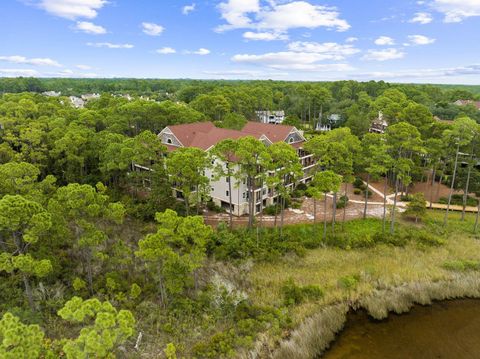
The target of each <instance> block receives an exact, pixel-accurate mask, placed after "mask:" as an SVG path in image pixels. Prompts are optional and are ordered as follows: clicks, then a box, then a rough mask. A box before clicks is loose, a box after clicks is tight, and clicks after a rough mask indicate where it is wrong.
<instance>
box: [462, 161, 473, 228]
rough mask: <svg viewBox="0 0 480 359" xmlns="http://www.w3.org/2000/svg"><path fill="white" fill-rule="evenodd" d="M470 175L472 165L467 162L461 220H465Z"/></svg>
mask: <svg viewBox="0 0 480 359" xmlns="http://www.w3.org/2000/svg"><path fill="white" fill-rule="evenodd" d="M471 175H472V166H470V163H469V164H468V174H467V183H466V184H465V190H464V193H463V208H462V221H464V220H465V211H466V209H467V198H468V192H469V189H470V177H471Z"/></svg>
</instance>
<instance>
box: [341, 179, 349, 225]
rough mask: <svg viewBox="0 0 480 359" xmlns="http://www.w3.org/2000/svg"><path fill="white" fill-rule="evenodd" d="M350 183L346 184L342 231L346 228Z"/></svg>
mask: <svg viewBox="0 0 480 359" xmlns="http://www.w3.org/2000/svg"><path fill="white" fill-rule="evenodd" d="M347 193H348V183H345V195H344V196H345V197H344V200H345V201H344V206H343V221H342V229H343V228H344V227H345V220H346V219H347V205H348V200H347V198H348V195H347Z"/></svg>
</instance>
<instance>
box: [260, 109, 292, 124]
mask: <svg viewBox="0 0 480 359" xmlns="http://www.w3.org/2000/svg"><path fill="white" fill-rule="evenodd" d="M256 115H257V118H258V120H259V121H260V122H261V123H272V124H275V125H279V124H281V123H283V121H284V120H285V111H257V112H256Z"/></svg>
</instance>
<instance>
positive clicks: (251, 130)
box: [161, 122, 296, 151]
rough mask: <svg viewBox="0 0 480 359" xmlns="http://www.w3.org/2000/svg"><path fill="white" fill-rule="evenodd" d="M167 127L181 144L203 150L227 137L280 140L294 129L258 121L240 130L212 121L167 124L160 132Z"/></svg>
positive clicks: (249, 123)
mask: <svg viewBox="0 0 480 359" xmlns="http://www.w3.org/2000/svg"><path fill="white" fill-rule="evenodd" d="M167 129H168V130H170V131H171V133H172V134H173V135H174V136H175V137H176V138H177V140H178V141H179V142H180V143H181V145H182V146H184V147H197V148H200V149H203V150H205V151H206V150H208V149H209V148H211V147H212V146H215V145H216V144H217V143H218V142H220V141H222V140H225V139H227V138H228V139H238V138H242V137H247V136H252V137H255V138H256V139H259V140H262V139H265V138H266V139H267V141H268V142H270V143H275V142H282V141H285V140H286V138H287V137H288V135H289V134H290V133H291V132H292V131H295V130H296V129H295V127H293V126H285V125H273V124H265V123H258V122H248V123H247V124H246V125H245V127H244V128H243V129H242V130H240V131H238V130H230V129H226V128H219V127H215V125H214V124H213V123H212V122H196V123H187V124H182V125H173V126H168V127H166V128H165V129H164V130H163V131H162V132H161V133H163V132H164V131H165V130H167ZM167 148H168V150H169V151H172V150H174V149H175V148H177V147H175V146H172V145H168V146H167Z"/></svg>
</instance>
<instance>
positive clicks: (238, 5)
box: [217, 0, 260, 31]
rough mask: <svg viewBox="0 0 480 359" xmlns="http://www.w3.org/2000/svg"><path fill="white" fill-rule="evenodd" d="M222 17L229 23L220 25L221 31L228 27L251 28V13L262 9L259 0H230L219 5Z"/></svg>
mask: <svg viewBox="0 0 480 359" xmlns="http://www.w3.org/2000/svg"><path fill="white" fill-rule="evenodd" d="M218 8H219V10H220V13H221V15H222V18H223V19H224V20H225V21H226V22H227V25H223V26H220V27H218V28H217V29H218V30H219V31H223V30H228V29H240V28H249V27H251V25H252V22H251V20H250V18H249V17H248V14H249V13H258V12H259V11H260V1H259V0H228V2H222V3H220V4H219V5H218Z"/></svg>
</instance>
